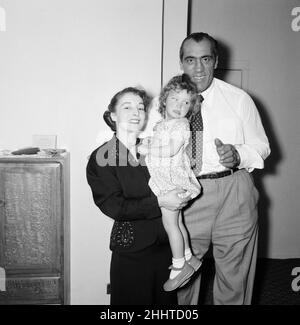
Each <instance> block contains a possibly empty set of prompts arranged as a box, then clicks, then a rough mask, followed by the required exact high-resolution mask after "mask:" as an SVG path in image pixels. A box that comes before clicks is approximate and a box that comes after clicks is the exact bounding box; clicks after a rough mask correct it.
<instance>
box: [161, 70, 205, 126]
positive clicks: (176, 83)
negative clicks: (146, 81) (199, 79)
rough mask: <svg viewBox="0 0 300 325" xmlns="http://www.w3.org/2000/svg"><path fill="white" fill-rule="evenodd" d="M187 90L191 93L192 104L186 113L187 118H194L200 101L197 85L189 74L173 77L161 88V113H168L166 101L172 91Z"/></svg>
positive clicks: (163, 114)
mask: <svg viewBox="0 0 300 325" xmlns="http://www.w3.org/2000/svg"><path fill="white" fill-rule="evenodd" d="M172 90H174V91H180V90H186V91H187V93H189V94H191V105H190V108H189V111H188V113H187V115H186V118H187V119H189V120H190V121H191V120H192V119H193V117H194V116H195V114H196V113H197V112H198V111H199V109H200V102H199V100H198V96H197V93H198V90H197V86H196V85H195V84H194V83H193V82H192V81H191V79H190V77H189V76H188V75H187V74H185V73H184V74H183V75H178V76H175V77H173V78H172V79H171V80H170V81H169V82H168V83H167V84H166V86H165V87H164V88H163V89H162V90H161V92H160V95H159V108H158V111H159V113H160V114H161V115H162V116H163V117H164V116H165V113H166V101H167V98H168V96H169V94H170V92H171V91H172Z"/></svg>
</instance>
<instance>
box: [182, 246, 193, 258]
mask: <svg viewBox="0 0 300 325" xmlns="http://www.w3.org/2000/svg"><path fill="white" fill-rule="evenodd" d="M192 255H193V254H192V251H191V249H190V248H186V249H185V250H184V257H185V260H186V261H188V260H189V259H190V258H191V257H192Z"/></svg>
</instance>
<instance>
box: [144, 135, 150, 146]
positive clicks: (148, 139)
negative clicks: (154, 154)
mask: <svg viewBox="0 0 300 325" xmlns="http://www.w3.org/2000/svg"><path fill="white" fill-rule="evenodd" d="M151 142H152V137H146V138H144V139H143V141H142V144H143V145H145V146H149V145H150V144H151Z"/></svg>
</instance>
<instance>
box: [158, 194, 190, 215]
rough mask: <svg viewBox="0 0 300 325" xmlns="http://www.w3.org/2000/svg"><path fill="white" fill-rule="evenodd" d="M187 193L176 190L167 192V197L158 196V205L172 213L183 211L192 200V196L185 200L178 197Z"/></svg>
mask: <svg viewBox="0 0 300 325" xmlns="http://www.w3.org/2000/svg"><path fill="white" fill-rule="evenodd" d="M185 192H186V191H185V190H179V189H175V190H173V191H170V192H167V193H166V194H165V195H161V196H158V197H157V200H158V205H159V206H160V207H163V208H166V209H168V210H172V211H176V210H181V209H182V208H183V207H185V206H186V204H187V203H188V201H189V200H190V199H191V196H190V195H189V196H187V197H185V198H180V197H179V196H178V194H181V193H185Z"/></svg>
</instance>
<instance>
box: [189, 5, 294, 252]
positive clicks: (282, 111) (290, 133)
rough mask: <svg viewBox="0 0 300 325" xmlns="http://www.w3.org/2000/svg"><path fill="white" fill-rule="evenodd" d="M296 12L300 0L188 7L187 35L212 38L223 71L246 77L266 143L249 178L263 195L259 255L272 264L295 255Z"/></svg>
mask: <svg viewBox="0 0 300 325" xmlns="http://www.w3.org/2000/svg"><path fill="white" fill-rule="evenodd" d="M295 7H299V1H298V0H284V1H282V0H264V1H261V0H252V1H248V0H226V1H223V0H210V1H206V0H193V1H192V21H191V31H192V32H196V31H204V32H208V33H209V34H211V35H212V36H214V37H215V38H216V39H217V40H218V41H219V42H220V44H221V50H222V52H221V54H222V55H221V56H220V58H219V62H220V65H221V66H223V67H225V68H227V69H240V70H241V71H242V72H243V75H244V79H245V80H244V81H245V83H244V84H245V88H246V90H248V92H249V94H250V95H251V96H252V98H253V99H254V101H255V103H256V105H257V107H258V109H259V112H260V114H261V117H262V121H263V124H264V126H265V129H266V133H267V135H268V137H269V140H270V144H271V150H272V152H271V155H270V157H269V158H268V159H267V160H266V162H265V169H264V170H263V171H259V172H257V171H256V172H255V173H254V175H255V180H256V184H257V186H258V187H259V190H260V193H261V199H260V204H259V212H260V217H259V224H260V233H259V238H260V245H259V247H260V250H259V252H260V255H261V256H263V257H271V258H295V257H298V258H299V257H300V215H299V211H300V200H299V193H300V177H299V175H300V141H299V139H300V128H299V122H300V87H299V77H300V64H299V63H300V31H298V32H296V31H294V30H293V29H292V21H293V20H294V19H295V18H296V17H295V16H293V15H292V10H293V8H295ZM299 12H300V10H299ZM298 25H300V21H299V19H298ZM298 27H300V26H298ZM299 29H300V28H299ZM299 29H298V30H299Z"/></svg>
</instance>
